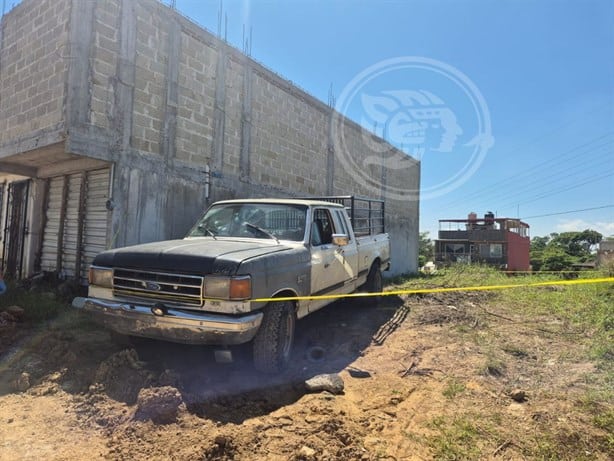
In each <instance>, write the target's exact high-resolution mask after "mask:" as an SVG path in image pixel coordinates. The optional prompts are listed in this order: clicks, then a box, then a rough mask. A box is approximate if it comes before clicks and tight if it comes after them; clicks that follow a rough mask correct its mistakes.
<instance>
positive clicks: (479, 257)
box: [435, 211, 531, 271]
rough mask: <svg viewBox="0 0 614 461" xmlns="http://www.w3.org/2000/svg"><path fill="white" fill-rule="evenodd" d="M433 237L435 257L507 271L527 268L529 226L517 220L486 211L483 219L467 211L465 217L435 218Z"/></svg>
mask: <svg viewBox="0 0 614 461" xmlns="http://www.w3.org/2000/svg"><path fill="white" fill-rule="evenodd" d="M438 237H439V238H438V239H437V240H435V260H436V262H438V263H440V264H450V263H454V262H463V263H484V264H491V265H493V266H497V267H500V268H502V269H506V270H508V271H527V270H530V268H531V266H530V262H529V247H530V237H529V225H528V224H527V223H525V222H522V221H520V220H519V219H513V218H495V215H494V213H492V212H490V211H489V212H488V213H486V214H485V215H484V218H483V219H478V217H477V214H475V213H469V215H468V216H467V219H441V220H439V235H438Z"/></svg>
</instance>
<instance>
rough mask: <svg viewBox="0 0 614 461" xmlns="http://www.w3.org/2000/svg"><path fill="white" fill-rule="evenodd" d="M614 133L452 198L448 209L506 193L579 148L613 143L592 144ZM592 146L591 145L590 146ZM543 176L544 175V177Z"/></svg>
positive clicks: (597, 147)
mask: <svg viewBox="0 0 614 461" xmlns="http://www.w3.org/2000/svg"><path fill="white" fill-rule="evenodd" d="M612 134H614V132H607V133H605V134H603V135H601V136H598V137H596V138H593V139H591V140H590V141H588V142H585V143H583V144H580V145H577V146H575V147H572V148H571V149H568V150H567V151H565V152H563V153H562V154H560V155H556V156H553V157H551V158H549V159H547V160H544V161H542V162H540V163H537V164H536V165H533V166H531V167H529V168H527V169H525V170H524V171H521V172H518V173H516V174H513V175H511V176H508V177H507V178H504V179H502V180H499V181H496V182H494V183H491V184H489V185H486V186H484V187H481V188H479V189H478V190H476V191H473V192H470V193H468V194H464V195H462V196H461V197H459V198H458V199H456V200H452V201H451V202H449V203H448V206H447V207H446V209H448V208H452V207H456V206H457V205H459V204H461V203H463V202H466V201H467V199H472V198H481V197H483V196H484V195H487V194H488V195H491V194H489V192H490V191H491V190H492V189H495V190H497V191H501V192H500V193H504V190H505V188H508V187H510V186H511V185H512V184H514V182H515V181H516V179H517V178H523V179H526V178H527V176H532V175H533V174H542V175H543V171H544V167H546V166H548V165H550V164H555V165H561V164H563V163H562V160H563V159H564V158H566V157H568V156H570V155H572V154H578V151H579V150H584V149H588V152H583V154H586V153H590V152H594V151H595V149H599V148H601V147H604V146H607V145H609V144H611V143H612V141H611V140H608V141H606V142H605V143H603V144H599V145H598V146H594V145H593V146H591V145H592V144H594V143H596V142H598V141H601V140H603V139H604V138H608V137H610V136H611V135H612ZM589 146H590V147H589ZM569 169H570V170H571V169H573V166H569ZM542 178H543V177H542Z"/></svg>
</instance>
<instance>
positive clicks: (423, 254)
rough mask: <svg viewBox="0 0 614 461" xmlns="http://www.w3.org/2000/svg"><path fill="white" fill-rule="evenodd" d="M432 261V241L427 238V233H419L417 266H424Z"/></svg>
mask: <svg viewBox="0 0 614 461" xmlns="http://www.w3.org/2000/svg"><path fill="white" fill-rule="evenodd" d="M432 260H433V241H432V240H431V239H430V238H429V233H428V232H420V237H419V239H418V266H420V267H422V266H424V265H425V264H426V263H427V262H428V261H432Z"/></svg>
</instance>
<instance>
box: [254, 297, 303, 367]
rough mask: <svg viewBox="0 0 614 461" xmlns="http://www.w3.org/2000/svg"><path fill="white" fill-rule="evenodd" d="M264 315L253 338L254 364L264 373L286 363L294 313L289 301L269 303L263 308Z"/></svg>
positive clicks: (290, 342)
mask: <svg viewBox="0 0 614 461" xmlns="http://www.w3.org/2000/svg"><path fill="white" fill-rule="evenodd" d="M263 313H264V317H263V318H262V323H261V324H260V328H259V330H258V333H256V337H255V338H254V343H253V347H254V366H255V368H256V369H257V370H258V371H262V372H264V373H278V372H280V371H282V370H283V369H284V368H286V366H287V365H288V362H289V360H290V354H291V352H292V344H293V343H294V328H295V326H296V314H295V312H294V304H293V303H291V302H289V301H279V302H272V303H269V304H268V305H267V306H266V307H265V308H264V310H263Z"/></svg>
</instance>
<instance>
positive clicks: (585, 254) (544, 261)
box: [530, 229, 603, 271]
mask: <svg viewBox="0 0 614 461" xmlns="http://www.w3.org/2000/svg"><path fill="white" fill-rule="evenodd" d="M602 239H603V235H601V234H600V233H599V232H597V231H594V230H591V229H585V230H583V231H582V232H562V233H560V234H559V233H556V232H553V233H551V234H550V235H549V236H547V237H533V239H532V240H531V250H530V251H531V253H530V258H531V266H532V267H533V270H549V271H553V270H555V271H559V270H565V269H570V268H571V266H572V265H573V264H575V263H583V262H587V261H591V260H592V259H593V257H594V256H593V254H592V252H593V250H594V247H595V245H597V244H598V243H599V242H600V241H601V240H602Z"/></svg>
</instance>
